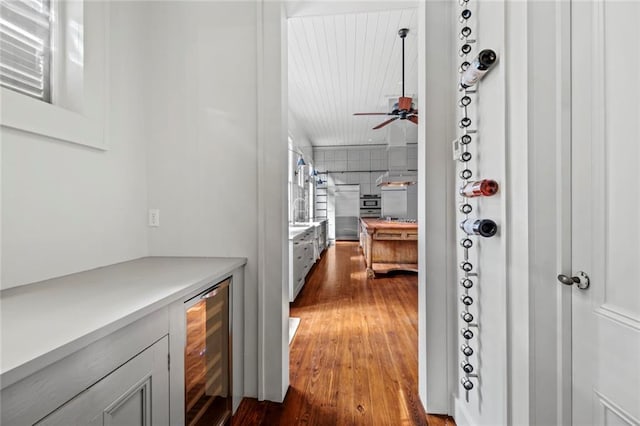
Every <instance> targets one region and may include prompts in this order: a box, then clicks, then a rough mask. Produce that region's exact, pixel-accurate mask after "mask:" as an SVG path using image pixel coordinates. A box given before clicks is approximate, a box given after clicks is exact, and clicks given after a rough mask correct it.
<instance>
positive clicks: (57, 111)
mask: <svg viewBox="0 0 640 426" xmlns="http://www.w3.org/2000/svg"><path fill="white" fill-rule="evenodd" d="M108 17H109V6H108V4H107V2H106V1H86V2H85V3H84V19H83V20H84V88H83V93H82V97H83V102H82V105H83V108H82V111H81V112H74V111H70V110H67V109H64V108H62V107H61V106H59V105H55V104H49V103H46V102H42V101H40V100H37V99H34V98H31V97H29V96H26V95H23V94H20V93H16V92H14V91H12V90H9V89H6V88H4V87H2V88H0V126H2V127H3V129H4V128H10V129H15V130H18V131H23V132H27V133H34V134H37V135H42V136H47V137H50V138H53V139H58V140H63V141H67V142H72V143H76V144H80V145H84V146H89V147H92V148H97V149H101V150H106V149H107V148H108V146H107V139H108V138H107V128H108V126H107V122H108V117H107V115H108V108H107V106H108V105H109V103H108V101H109V87H108V83H109V75H108V69H107V68H108V63H107V55H108V52H109V45H108V37H107V29H108V28H109V26H108V23H109V18H108Z"/></svg>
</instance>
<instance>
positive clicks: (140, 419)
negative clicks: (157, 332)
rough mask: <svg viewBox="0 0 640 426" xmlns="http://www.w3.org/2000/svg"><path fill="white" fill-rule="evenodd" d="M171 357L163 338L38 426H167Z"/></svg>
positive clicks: (167, 343) (166, 338)
mask: <svg viewBox="0 0 640 426" xmlns="http://www.w3.org/2000/svg"><path fill="white" fill-rule="evenodd" d="M168 354H169V338H168V336H164V337H163V338H162V339H160V340H159V341H158V342H156V343H154V344H153V345H151V346H150V347H149V348H147V349H145V350H144V351H142V352H141V353H140V354H138V355H136V356H135V357H134V358H132V359H131V360H130V361H127V362H126V363H125V364H124V365H122V366H120V367H118V368H117V369H116V370H115V371H113V372H112V373H110V374H109V375H107V376H106V377H105V378H103V379H101V380H100V381H98V382H97V383H95V384H94V385H93V386H91V387H90V388H88V389H87V390H85V391H84V392H82V393H80V394H79V395H78V396H76V397H75V398H73V399H72V400H71V401H69V402H67V403H66V404H64V405H63V406H62V407H60V408H59V409H57V410H55V411H54V412H53V413H51V414H49V415H48V416H47V417H45V418H44V419H42V420H41V421H39V422H38V423H36V425H38V426H68V425H95V426H98V425H100V426H102V425H104V426H107V425H127V426H137V425H139V426H147V425H151V424H153V425H154V426H155V425H168V424H169V369H168Z"/></svg>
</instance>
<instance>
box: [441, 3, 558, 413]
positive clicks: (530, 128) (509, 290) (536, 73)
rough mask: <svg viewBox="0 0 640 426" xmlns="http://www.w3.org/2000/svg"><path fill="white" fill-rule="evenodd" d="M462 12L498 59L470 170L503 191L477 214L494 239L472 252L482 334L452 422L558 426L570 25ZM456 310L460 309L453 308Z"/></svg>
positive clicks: (482, 97)
mask: <svg viewBox="0 0 640 426" xmlns="http://www.w3.org/2000/svg"><path fill="white" fill-rule="evenodd" d="M469 5H470V8H471V9H472V12H473V13H474V18H473V20H472V22H471V27H472V28H473V29H474V30H475V38H477V40H478V45H477V46H478V48H492V49H494V50H496V51H497V52H498V55H499V58H500V59H499V63H498V64H497V66H496V68H495V69H494V70H492V71H491V72H490V73H489V74H488V75H487V76H486V77H485V78H484V79H483V80H482V81H481V83H480V84H479V86H478V94H477V101H476V97H474V100H473V102H472V110H473V111H474V116H473V117H472V118H473V119H474V123H477V125H478V130H479V132H478V136H477V137H475V138H474V142H473V145H474V150H473V153H474V160H472V164H473V167H472V169H474V170H477V171H478V174H476V176H477V177H478V178H494V179H497V180H498V182H499V183H500V185H501V189H500V192H499V193H498V195H497V196H495V197H490V198H486V199H482V200H480V201H479V202H478V208H476V209H475V211H474V215H475V214H478V215H479V216H481V217H488V218H492V219H494V220H496V222H497V223H498V225H499V227H500V231H499V234H498V235H497V236H496V237H494V238H491V239H483V240H482V241H481V242H480V244H479V246H476V247H474V248H473V249H472V251H474V252H476V253H477V256H474V257H473V259H472V260H471V261H472V263H474V266H476V268H477V269H478V272H479V274H480V276H479V277H478V279H477V281H478V285H477V289H476V290H474V291H472V292H471V294H472V296H473V297H474V299H475V301H476V302H475V303H474V305H473V309H472V312H473V313H474V315H476V316H477V318H478V323H479V327H480V328H479V330H478V333H476V336H477V338H475V339H474V340H473V341H472V342H473V343H472V345H471V346H472V347H473V348H474V350H475V351H476V355H474V356H473V357H472V363H473V364H474V366H475V367H476V369H477V372H478V374H479V375H480V378H479V379H478V380H474V383H475V384H476V388H474V389H473V390H472V391H471V392H470V400H469V402H467V401H466V400H465V398H464V393H463V392H462V391H461V387H460V385H459V382H458V380H459V377H460V376H461V375H460V370H459V368H458V369H457V371H456V374H455V376H454V378H455V380H456V381H455V382H454V395H455V418H456V423H457V424H459V425H466V424H517V425H519V424H565V423H566V418H565V417H563V416H564V414H565V413H564V412H563V409H564V408H566V407H567V403H568V401H567V400H566V399H563V398H565V397H566V389H567V386H570V381H567V374H568V366H569V363H568V361H567V358H566V352H563V349H565V348H566V345H567V344H569V343H568V342H570V337H568V336H562V334H561V330H562V326H561V324H562V322H563V318H564V319H565V320H566V317H565V316H566V314H567V309H566V298H565V297H564V296H563V293H562V291H563V290H564V289H561V288H559V286H558V284H557V283H556V282H555V275H556V273H557V272H556V271H557V270H559V267H558V264H559V263H561V261H562V254H561V252H562V251H563V250H564V249H565V248H566V245H567V244H568V243H567V241H563V238H565V237H566V229H563V228H562V223H561V221H560V216H558V215H559V214H560V213H561V211H562V208H563V203H564V202H565V201H564V200H562V199H561V197H559V196H558V195H557V194H560V193H561V191H562V190H563V188H562V179H563V173H564V172H563V171H562V170H563V165H566V164H565V163H564V162H565V160H566V159H565V158H563V157H562V156H563V155H565V154H566V149H568V148H567V143H566V142H567V140H566V136H567V135H566V132H565V130H564V127H563V126H565V124H566V123H565V122H564V120H566V117H565V116H564V115H563V114H565V113H566V111H565V107H566V101H567V99H568V98H567V97H566V93H565V94H563V92H562V91H563V90H565V88H563V86H561V84H560V83H561V80H562V73H563V72H566V70H563V69H562V63H563V61H564V59H562V58H563V57H567V58H568V54H569V53H568V51H567V50H564V49H565V48H566V46H565V45H563V44H562V43H560V42H559V41H560V39H559V34H560V31H561V30H562V28H564V27H567V28H568V26H567V23H566V22H561V20H560V18H561V16H562V13H561V11H562V10H563V8H565V9H566V5H562V2H559V3H558V2H537V1H530V2H518V1H482V2H474V3H473V4H472V3H471V2H470V3H469ZM455 9H456V11H457V12H458V13H459V8H458V7H457V6H455ZM474 51H475V52H477V51H478V50H477V49H476V50H474ZM563 96H564V97H563ZM563 103H564V104H563ZM476 112H477V114H476ZM563 141H564V142H563ZM460 256H461V253H460V252H459V253H458V261H460V260H461V257H460ZM453 310H454V312H459V311H460V310H461V309H460V303H459V302H458V300H457V299H456V301H455V305H453ZM461 343H462V340H461V339H460V338H458V341H457V342H456V343H455V344H454V345H452V350H456V351H457V353H459V346H460V344H461ZM563 368H564V370H563ZM563 388H564V389H563Z"/></svg>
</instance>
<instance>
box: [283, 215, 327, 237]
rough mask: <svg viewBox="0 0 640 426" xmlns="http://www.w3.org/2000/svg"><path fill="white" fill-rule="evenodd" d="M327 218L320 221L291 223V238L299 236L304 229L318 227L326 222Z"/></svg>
mask: <svg viewBox="0 0 640 426" xmlns="http://www.w3.org/2000/svg"><path fill="white" fill-rule="evenodd" d="M326 221H327V219H322V220H320V221H317V222H300V223H297V224H296V225H291V224H290V225H289V239H290V240H292V239H294V238H295V237H297V236H298V235H300V234H302V233H303V232H304V231H306V230H307V229H309V228H312V227H318V226H320V225H322V223H323V222H326Z"/></svg>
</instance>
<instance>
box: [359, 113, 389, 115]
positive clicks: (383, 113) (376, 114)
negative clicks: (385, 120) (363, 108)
mask: <svg viewBox="0 0 640 426" xmlns="http://www.w3.org/2000/svg"><path fill="white" fill-rule="evenodd" d="M353 115H389V113H387V112H354V113H353Z"/></svg>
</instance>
